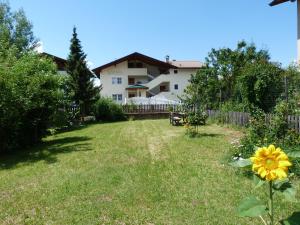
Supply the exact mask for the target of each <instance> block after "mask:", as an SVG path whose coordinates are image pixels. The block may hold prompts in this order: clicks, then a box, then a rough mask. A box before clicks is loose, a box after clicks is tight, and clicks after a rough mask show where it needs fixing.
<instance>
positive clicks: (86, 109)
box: [67, 27, 98, 116]
mask: <svg viewBox="0 0 300 225" xmlns="http://www.w3.org/2000/svg"><path fill="white" fill-rule="evenodd" d="M67 72H68V73H69V74H70V76H71V79H70V84H69V85H70V89H71V92H72V96H73V100H74V101H75V103H76V104H78V105H79V106H80V113H81V116H84V115H87V114H88V113H90V111H91V105H92V103H93V102H95V98H96V96H97V94H98V90H97V89H96V88H95V87H94V84H93V81H92V78H93V77H94V75H93V73H92V72H91V71H90V70H89V69H88V67H87V64H86V54H84V52H83V50H82V47H81V44H80V40H79V39H78V37H77V33H76V28H75V27H74V28H73V37H72V39H71V46H70V54H69V56H68V62H67Z"/></svg>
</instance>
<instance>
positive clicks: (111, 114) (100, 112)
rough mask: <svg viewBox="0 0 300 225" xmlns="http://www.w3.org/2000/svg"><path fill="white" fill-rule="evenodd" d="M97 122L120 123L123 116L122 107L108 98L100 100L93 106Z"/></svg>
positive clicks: (123, 118)
mask: <svg viewBox="0 0 300 225" xmlns="http://www.w3.org/2000/svg"><path fill="white" fill-rule="evenodd" d="M94 114H95V117H96V120H97V121H122V120H125V119H126V117H125V114H124V113H123V110H122V107H121V106H120V105H118V104H117V103H115V102H114V101H113V100H112V99H109V98H100V99H99V100H98V101H97V102H96V103H95V106H94Z"/></svg>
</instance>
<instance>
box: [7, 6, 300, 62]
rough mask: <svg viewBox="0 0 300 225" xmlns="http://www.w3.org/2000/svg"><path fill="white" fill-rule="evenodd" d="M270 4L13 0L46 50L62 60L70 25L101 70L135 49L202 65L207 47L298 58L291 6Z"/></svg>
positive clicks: (276, 58)
mask: <svg viewBox="0 0 300 225" xmlns="http://www.w3.org/2000/svg"><path fill="white" fill-rule="evenodd" d="M270 1H271V0H226V1H225V0H214V1H211V0H184V1H183V0H182V1H179V0H173V1H171V0H41V1H36V0H11V1H10V5H11V7H12V9H13V10H16V9H18V8H23V9H24V10H25V12H26V15H27V17H28V18H29V19H30V20H31V21H32V23H33V25H34V33H35V35H36V36H37V37H38V38H39V39H40V40H41V41H42V42H43V47H44V51H46V52H48V53H51V54H54V55H57V56H59V57H63V58H66V56H67V55H68V52H69V44H70V43H69V42H70V38H71V34H72V27H73V26H74V25H76V26H77V29H78V35H79V38H80V40H81V41H82V45H83V49H84V51H85V53H86V54H87V55H88V60H89V61H91V62H92V63H93V64H94V65H93V67H97V66H100V65H102V64H104V63H107V62H109V61H111V60H114V59H116V58H119V57H122V56H124V55H127V54H130V53H132V52H135V51H138V52H140V53H143V54H146V55H149V56H152V57H155V58H158V59H164V57H165V56H166V55H170V57H171V59H177V60H180V59H181V60H189V59H193V60H201V61H203V60H204V58H205V57H206V55H207V53H208V52H209V51H210V50H211V48H220V47H235V45H236V43H237V41H239V40H242V39H244V40H246V41H248V42H254V43H256V45H257V46H258V47H259V48H264V49H268V50H269V51H270V53H271V57H272V60H274V61H279V62H281V63H282V64H283V65H288V64H289V63H291V62H293V61H294V60H295V59H296V43H297V42H296V4H292V3H286V4H282V5H281V6H277V7H269V6H268V3H269V2H270Z"/></svg>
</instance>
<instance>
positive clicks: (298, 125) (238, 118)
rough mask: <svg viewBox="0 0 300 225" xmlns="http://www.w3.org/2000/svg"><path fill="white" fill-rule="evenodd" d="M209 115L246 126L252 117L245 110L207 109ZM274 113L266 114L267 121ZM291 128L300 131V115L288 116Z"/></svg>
mask: <svg viewBox="0 0 300 225" xmlns="http://www.w3.org/2000/svg"><path fill="white" fill-rule="evenodd" d="M207 113H208V117H209V118H212V119H217V120H219V121H220V122H222V123H227V124H234V125H238V126H246V125H247V124H248V123H249V121H250V119H251V117H250V114H249V113H244V112H226V113H225V112H220V111H218V110H207ZM272 117H273V115H272V114H266V115H265V123H266V124H269V123H270V122H271V120H272ZM286 119H287V123H288V126H289V129H293V130H295V131H296V132H298V133H300V116H295V115H289V116H288V117H287V118H286Z"/></svg>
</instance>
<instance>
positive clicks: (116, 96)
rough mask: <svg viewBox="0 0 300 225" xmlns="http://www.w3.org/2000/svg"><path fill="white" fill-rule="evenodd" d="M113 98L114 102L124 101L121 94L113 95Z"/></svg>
mask: <svg viewBox="0 0 300 225" xmlns="http://www.w3.org/2000/svg"><path fill="white" fill-rule="evenodd" d="M112 98H113V100H114V101H116V102H117V101H119V102H120V101H122V95H120V94H113V95H112Z"/></svg>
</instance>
